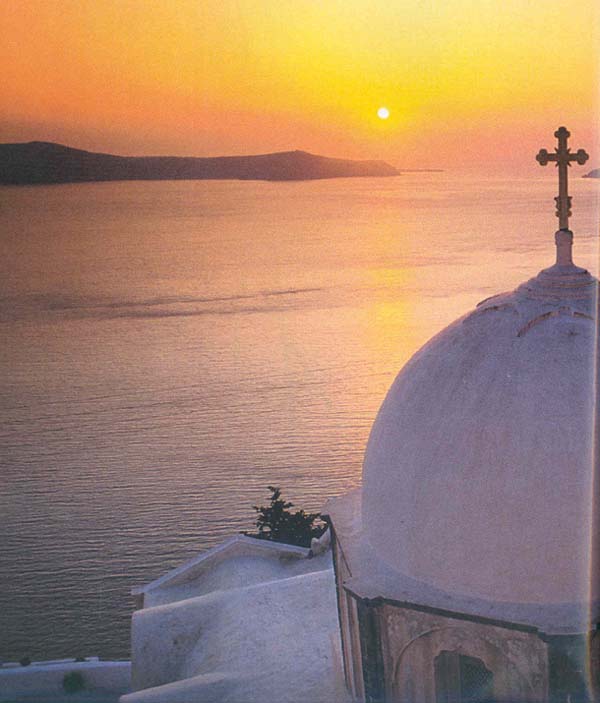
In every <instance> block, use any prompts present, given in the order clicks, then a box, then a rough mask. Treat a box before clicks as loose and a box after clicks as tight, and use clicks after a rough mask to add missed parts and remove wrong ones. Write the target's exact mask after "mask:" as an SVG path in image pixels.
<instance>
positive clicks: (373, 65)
mask: <svg viewBox="0 0 600 703" xmlns="http://www.w3.org/2000/svg"><path fill="white" fill-rule="evenodd" d="M596 5H597V3H596V0H570V1H569V2H566V0H60V1H57V2H54V1H53V0H10V1H9V2H4V3H2V4H0V27H1V28H2V37H3V41H2V42H1V43H0V61H1V65H2V73H3V87H2V91H1V94H2V97H1V100H2V110H1V112H0V141H25V140H30V139H46V140H53V141H60V142H63V143H68V144H70V145H73V146H78V147H81V148H85V149H92V150H98V151H109V152H113V153H123V154H125V153H127V154H167V153H169V154H193V155H198V156H203V155H218V154H241V153H260V152H267V151H281V150H288V149H306V150H308V151H313V152H316V153H321V154H327V155H331V156H347V157H355V158H383V159H385V160H387V161H389V162H391V163H393V164H395V165H397V166H401V167H412V168H426V167H441V168H451V167H457V168H463V167H475V166H478V165H481V164H483V165H484V166H489V165H490V164H502V168H504V166H506V167H508V168H515V169H521V170H523V167H524V163H525V162H526V163H527V166H526V168H527V169H529V168H531V169H532V170H533V169H535V168H536V164H535V161H533V156H534V155H535V153H536V152H537V150H538V148H539V147H546V148H551V147H552V146H553V143H554V139H553V137H552V132H553V131H554V129H556V127H557V126H559V125H560V124H563V123H564V124H566V125H567V126H568V127H569V129H570V130H571V132H572V133H573V138H574V141H573V147H574V148H578V147H580V146H584V147H585V148H586V149H587V150H588V152H589V153H590V154H591V155H592V159H591V160H590V162H589V165H590V166H600V152H599V151H598V148H597V144H596V143H595V142H596V140H597V135H596V131H597V123H598V120H597V114H598V85H599V83H598V57H599V52H598V34H599V32H598V13H597V11H596ZM382 105H385V106H387V107H388V108H389V110H390V113H391V115H390V118H389V119H388V120H385V121H384V120H380V119H379V118H378V117H377V114H376V113H377V109H378V108H379V107H380V106H382ZM597 154H598V158H596V155H597ZM538 168H539V167H538Z"/></svg>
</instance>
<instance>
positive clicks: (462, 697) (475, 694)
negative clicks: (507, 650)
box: [434, 650, 494, 703]
mask: <svg viewBox="0 0 600 703" xmlns="http://www.w3.org/2000/svg"><path fill="white" fill-rule="evenodd" d="M434 667H435V701H436V703H492V702H493V691H494V675H493V674H492V672H491V671H490V670H489V669H487V668H486V666H485V664H484V663H483V662H482V661H481V659H476V658H475V657H467V656H466V655H464V654H459V653H458V652H450V651H446V650H445V651H443V652H440V654H439V655H438V656H437V657H436V658H435V661H434Z"/></svg>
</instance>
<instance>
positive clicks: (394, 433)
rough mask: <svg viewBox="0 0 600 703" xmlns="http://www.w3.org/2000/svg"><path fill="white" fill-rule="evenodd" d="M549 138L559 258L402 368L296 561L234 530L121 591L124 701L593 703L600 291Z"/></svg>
mask: <svg viewBox="0 0 600 703" xmlns="http://www.w3.org/2000/svg"><path fill="white" fill-rule="evenodd" d="M555 136H556V137H557V138H558V147H557V148H556V149H555V151H554V153H552V154H549V153H548V152H547V151H545V150H542V151H540V153H539V154H538V157H537V158H538V161H539V162H540V164H542V165H544V164H546V163H548V162H555V163H556V165H557V167H558V173H559V195H558V197H557V198H556V202H557V215H558V217H559V230H558V231H557V232H556V234H555V243H556V262H555V263H554V264H553V265H552V266H550V267H549V268H546V269H544V270H543V271H541V272H540V273H538V274H537V275H536V276H534V277H533V278H531V279H530V280H528V281H526V282H525V283H523V284H521V285H520V286H518V287H517V289H516V290H514V291H512V292H508V293H502V294H499V295H495V296H492V297H491V298H488V299H486V300H484V301H482V302H481V303H479V305H477V307H476V308H475V309H474V310H473V311H471V312H469V313H467V314H466V315H464V317H461V318H460V319H458V320H456V322H454V323H453V324H451V325H450V326H449V327H448V328H446V329H445V330H443V331H442V332H440V333H439V334H438V335H437V336H435V337H434V338H433V339H432V340H431V341H429V342H428V343H427V344H426V345H425V346H424V347H423V348H422V349H421V350H420V351H418V352H417V353H416V354H415V355H414V356H413V358H412V359H411V360H410V361H409V362H408V363H407V364H406V366H405V367H404V368H403V369H402V370H401V371H400V373H399V374H398V376H397V378H396V380H395V381H394V383H393V385H392V387H391V389H390V390H389V392H388V394H387V397H386V398H385V400H384V402H383V405H382V406H381V409H380V411H379V414H378V415H377V418H376V420H375V423H374V425H373V427H372V430H371V434H370V438H369V441H368V444H367V448H366V452H365V457H364V466H363V480H362V486H361V487H360V488H359V489H357V490H354V491H351V492H350V493H348V494H346V495H343V496H341V497H338V498H335V499H331V500H329V501H328V503H327V504H326V506H325V508H324V511H323V512H324V513H325V514H326V515H327V519H328V521H329V526H330V528H329V531H328V532H327V533H326V534H325V535H324V536H322V537H321V538H320V540H318V541H313V542H314V543H313V545H312V547H311V550H310V551H309V550H308V549H303V548H300V547H293V546H290V545H283V544H277V543H275V542H267V541H261V540H256V539H252V538H250V537H244V536H237V537H233V538H232V539H230V540H228V541H227V542H225V543H224V544H222V545H219V546H218V547H215V548H213V549H211V550H209V551H208V552H205V553H203V554H201V555H199V556H198V557H195V558H194V559H192V560H191V561H189V562H188V563H186V564H183V565H182V566H181V567H178V568H177V569H174V570H173V571H171V572H169V573H168V574H165V575H164V576H162V577H161V578H159V579H157V580H155V581H153V582H152V583H150V584H146V585H145V586H142V587H139V588H136V589H134V591H133V593H134V595H135V597H136V602H137V608H138V610H137V612H135V613H134V616H133V620H132V681H133V689H134V692H133V693H130V694H128V695H126V696H123V697H122V699H121V701H122V703H191V702H192V701H198V703H200V701H202V703H271V702H273V703H275V701H277V703H299V701H305V702H306V703H352V702H353V703H486V702H487V703H492V702H495V703H546V702H551V703H591V702H592V701H600V697H599V692H598V688H599V686H598V683H599V682H598V678H599V676H598V671H599V667H600V634H599V623H600V592H599V589H598V580H599V579H598V574H599V570H600V561H599V560H598V543H599V542H600V540H599V539H598V536H599V534H600V519H599V517H598V513H599V511H598V510H597V509H595V505H594V496H596V497H597V496H598V484H600V472H599V459H598V451H599V450H598V440H599V431H598V429H599V425H598V423H599V421H598V418H599V417H600V407H599V401H598V398H599V395H600V394H599V384H598V281H597V280H596V279H595V278H594V277H593V276H592V275H590V273H588V271H586V270H585V269H582V268H579V267H578V266H576V265H575V264H574V263H573V260H572V242H573V235H572V233H571V231H570V230H569V215H570V205H571V199H570V197H569V195H568V191H567V172H568V168H569V166H570V163H571V162H572V161H576V162H577V163H579V164H583V163H584V162H585V161H586V159H587V154H586V153H585V152H584V151H583V150H579V151H578V152H577V153H574V154H571V152H570V150H569V148H568V147H567V138H568V136H569V133H568V131H567V130H566V129H565V128H564V127H561V128H560V129H558V131H557V132H556V133H555ZM330 543H331V547H332V549H329V545H330ZM332 562H333V564H332Z"/></svg>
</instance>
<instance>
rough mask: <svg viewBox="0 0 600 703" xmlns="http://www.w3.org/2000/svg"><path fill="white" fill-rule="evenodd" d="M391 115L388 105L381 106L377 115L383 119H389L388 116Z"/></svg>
mask: <svg viewBox="0 0 600 703" xmlns="http://www.w3.org/2000/svg"><path fill="white" fill-rule="evenodd" d="M389 116H390V111H389V110H388V109H387V107H380V108H379V110H377V117H379V118H380V119H382V120H387V118H388V117H389Z"/></svg>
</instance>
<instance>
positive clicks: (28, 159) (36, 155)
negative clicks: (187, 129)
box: [0, 142, 400, 185]
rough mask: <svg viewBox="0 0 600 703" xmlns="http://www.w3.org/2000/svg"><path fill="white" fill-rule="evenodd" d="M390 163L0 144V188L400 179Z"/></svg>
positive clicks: (292, 154) (304, 155) (303, 155)
mask: <svg viewBox="0 0 600 703" xmlns="http://www.w3.org/2000/svg"><path fill="white" fill-rule="evenodd" d="M398 175H400V172H399V171H398V170H397V169H395V168H394V167H393V166H390V165H389V164H387V163H385V161H353V160H350V159H333V158H329V157H326V156H317V155H315V154H309V153H308V152H306V151H284V152H279V153H274V154H260V155H257V156H218V157H210V158H197V157H181V156H115V155H112V154H101V153H94V152H91V151H83V150H82V149H73V148H71V147H68V146H63V145H62V144H55V143H53V142H25V143H18V144H0V183H1V184H4V185H9V184H10V185H27V184H44V183H77V182H85V181H130V180H178V179H181V180H183V179H239V180H265V181H299V180H310V179H319V178H348V177H360V176H398Z"/></svg>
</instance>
